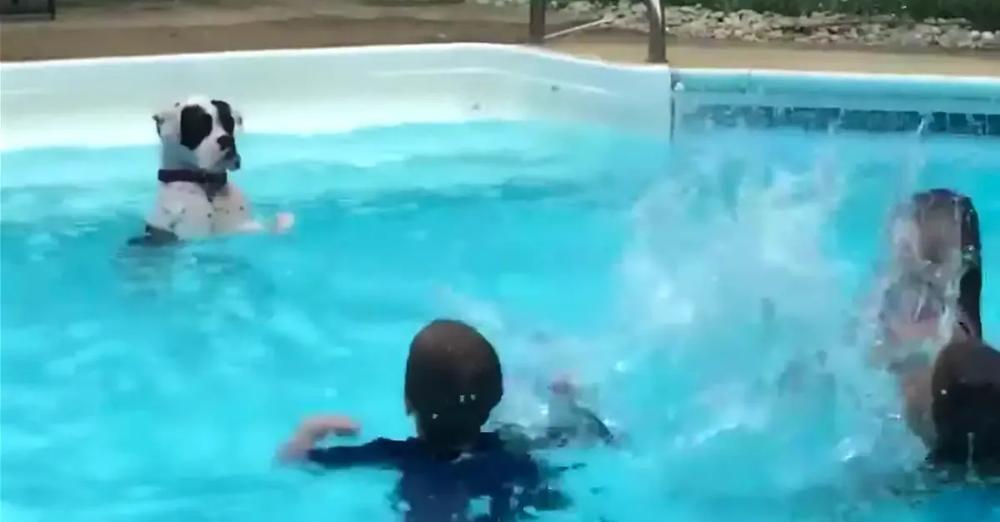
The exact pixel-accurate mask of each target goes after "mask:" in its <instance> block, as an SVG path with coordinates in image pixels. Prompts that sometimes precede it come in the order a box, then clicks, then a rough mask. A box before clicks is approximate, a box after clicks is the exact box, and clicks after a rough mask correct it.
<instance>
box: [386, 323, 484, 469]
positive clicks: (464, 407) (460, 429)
mask: <svg viewBox="0 0 1000 522" xmlns="http://www.w3.org/2000/svg"><path fill="white" fill-rule="evenodd" d="M405 394H406V399H407V401H408V402H409V405H410V408H411V409H412V413H413V414H414V416H415V417H416V422H417V425H418V426H419V429H420V432H421V435H422V437H423V439H424V440H425V442H427V443H428V444H429V445H431V446H432V447H433V448H435V449H436V450H438V451H442V452H448V451H455V450H458V449H461V448H462V447H463V446H466V445H468V444H471V443H472V442H474V441H475V439H476V437H477V436H478V435H479V431H480V429H481V428H482V426H483V424H485V423H486V420H487V419H488V418H489V416H490V411H492V410H493V408H494V407H495V406H496V405H497V404H498V403H499V402H500V398H501V397H502V396H503V375H502V372H501V369H500V359H499V357H497V353H496V350H494V349H493V345H491V344H490V342H489V341H487V340H486V338H485V337H483V336H482V334H480V333H479V332H478V331H476V330H475V329H474V328H472V327H471V326H469V325H467V324H465V323H462V322H460V321H453V320H446V319H438V320H435V321H433V322H431V323H430V324H428V325H427V326H425V327H424V328H423V329H422V330H420V332H418V333H417V335H416V336H415V337H414V338H413V342H412V343H411V344H410V354H409V356H408V357H407V360H406V384H405Z"/></svg>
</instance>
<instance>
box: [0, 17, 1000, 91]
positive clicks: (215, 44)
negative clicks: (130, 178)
mask: <svg viewBox="0 0 1000 522" xmlns="http://www.w3.org/2000/svg"><path fill="white" fill-rule="evenodd" d="M25 1H31V0H22V2H25ZM34 1H36V2H37V1H39V0H34ZM409 1H411V2H413V1H416V0H409ZM363 2H369V3H363ZM373 2H378V0H144V1H142V2H138V3H136V2H126V1H125V0H105V1H104V2H101V6H100V7H95V6H94V5H93V4H94V2H93V1H89V2H88V1H87V0H63V1H61V2H60V6H61V9H60V12H59V16H58V18H57V19H56V20H55V21H48V20H47V19H43V18H38V17H34V18H33V17H30V16H6V17H4V19H3V22H2V23H0V60H3V61H20V60H40V59H54V58H82V57H94V56H121V55H143V54H164V53H181V52H207V51H226V50H243V49H270V48H312V47H331V46H344V45H371V44H404V43H426V42H472V41H475V42H495V43H525V42H526V40H527V33H528V28H527V20H528V14H527V8H526V7H523V6H522V7H496V6H492V5H491V6H484V5H480V4H475V3H458V4H429V5H418V6H412V5H411V6H392V5H373V4H372V3H373ZM381 3H383V4H384V3H391V2H389V0H384V1H382V2H381ZM587 21H590V20H589V19H586V18H576V19H574V18H572V17H569V16H567V15H564V14H559V13H550V14H549V24H548V30H549V32H552V31H556V30H559V29H563V28H567V27H571V26H573V25H575V24H579V23H582V22H587ZM547 46H548V47H549V48H551V49H555V50H557V51H563V52H568V53H571V54H574V55H577V56H585V57H594V58H599V59H604V60H617V61H628V62H641V61H643V60H644V59H645V55H646V36H645V35H643V34H637V33H629V32H624V31H617V30H603V29H596V30H589V31H585V32H581V33H575V34H573V35H571V36H568V37H564V38H558V39H554V40H552V41H550V42H549V43H548V44H547ZM667 53H668V59H669V60H670V62H671V63H672V64H674V65H677V66H680V67H753V68H778V69H802V70H833V71H865V72H893V73H928V74H931V73H933V74H960V75H983V76H1000V52H996V51H993V52H989V51H985V52H965V53H946V52H943V51H940V50H938V51H930V50H919V51H905V52H904V51H902V50H898V49H897V50H893V49H877V50H871V49H845V48H841V47H838V48H817V47H813V48H803V47H796V46H790V45H767V44H764V45H761V44H755V45H739V44H723V43H718V42H676V41H674V42H668V51H667Z"/></svg>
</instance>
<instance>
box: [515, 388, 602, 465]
mask: <svg viewBox="0 0 1000 522" xmlns="http://www.w3.org/2000/svg"><path fill="white" fill-rule="evenodd" d="M549 392H550V395H549V405H548V410H549V412H548V426H546V428H545V433H544V434H542V435H539V436H533V434H530V433H527V432H526V430H525V429H524V427H522V426H519V425H517V424H510V423H506V424H502V425H501V426H499V433H500V435H501V437H503V438H504V439H505V440H506V441H507V443H508V444H509V445H511V446H514V447H521V448H522V449H524V450H531V449H548V448H555V447H563V446H566V445H569V444H571V443H581V442H582V443H593V442H602V443H604V444H616V443H617V442H618V440H617V437H615V435H614V434H613V433H612V432H611V430H610V429H608V427H607V425H606V424H605V423H604V421H603V420H601V418H600V417H599V416H598V415H597V414H595V413H594V412H593V411H591V410H590V409H589V408H587V407H585V406H583V405H581V404H580V402H579V400H578V398H577V390H576V387H575V386H574V385H573V384H572V383H571V382H570V381H569V379H566V378H559V379H556V380H555V381H553V383H552V384H551V385H550V386H549Z"/></svg>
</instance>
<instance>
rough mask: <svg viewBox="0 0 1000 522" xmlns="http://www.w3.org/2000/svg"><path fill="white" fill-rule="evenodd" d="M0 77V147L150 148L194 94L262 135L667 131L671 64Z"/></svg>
mask: <svg viewBox="0 0 1000 522" xmlns="http://www.w3.org/2000/svg"><path fill="white" fill-rule="evenodd" d="M0 76H2V82H0V115H2V123H0V150H11V149H20V148H27V147H43V146H58V145H76V146H108V145H124V144H141V143H152V142H154V140H155V132H154V127H153V123H152V120H151V116H152V114H154V113H155V112H157V111H158V110H160V109H162V108H164V107H166V106H168V105H169V104H172V103H173V102H174V101H177V100H179V99H183V98H185V97H187V96H188V95H191V94H203V95H208V96H211V97H216V98H221V99H225V100H227V101H230V102H231V103H232V104H233V105H235V106H236V107H238V108H239V109H240V110H241V112H242V113H243V115H244V118H245V128H246V130H247V131H248V132H255V133H282V134H308V133H329V132H339V131H346V130H350V129H354V128H359V127H370V126H382V125H397V124H400V123H435V122H442V123H443V122H463V121H471V120H514V121H517V120H543V121H557V122H567V123H576V122H580V123H594V124H602V125H608V126H613V127H622V128H626V129H632V130H636V131H641V132H651V133H657V134H662V133H666V132H668V131H669V128H670V89H669V85H670V73H669V69H668V68H667V67H665V66H643V65H623V64H610V63H602V62H596V61H587V60H581V59H577V58H573V57H570V56H566V55H562V54H556V53H553V52H548V51H544V50H539V49H533V48H527V47H516V46H505V45H491V44H432V45H405V46H371V47H346V48H345V47H342V48H333V49H310V50H268V51H248V52H242V51H241V52H226V53H210V54H184V55H169V56H143V57H126V58H98V59H83V60H53V61H42V62H29V63H14V64H0Z"/></svg>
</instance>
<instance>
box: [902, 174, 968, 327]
mask: <svg viewBox="0 0 1000 522" xmlns="http://www.w3.org/2000/svg"><path fill="white" fill-rule="evenodd" d="M900 210H901V212H899V213H898V214H897V217H896V219H895V221H894V225H893V226H894V228H893V241H894V246H895V250H896V264H897V269H898V270H899V281H898V282H897V283H899V284H901V285H903V286H905V287H908V290H910V291H911V292H910V293H913V294H914V295H915V296H917V297H918V298H917V299H911V301H914V303H919V306H920V307H921V308H929V309H936V310H938V312H936V313H940V310H941V309H943V308H944V306H945V302H946V301H947V300H948V298H947V297H946V295H947V294H948V293H950V292H949V290H948V287H949V285H953V284H954V283H956V282H957V283H958V288H957V290H958V304H959V306H960V312H961V313H963V314H965V315H966V316H968V320H969V321H971V322H972V323H973V324H972V325H971V326H973V327H974V328H975V329H976V330H977V331H978V330H979V328H978V323H979V294H980V287H981V285H982V275H981V271H980V267H979V263H980V261H979V252H980V241H979V220H978V217H977V215H976V210H975V207H973V205H972V201H971V200H970V199H969V198H968V197H966V196H964V195H962V194H959V193H957V192H954V191H951V190H947V189H933V190H928V191H926V192H919V193H917V194H914V196H913V197H912V199H911V200H910V202H909V204H908V205H905V206H904V207H902V208H901V209H900ZM915 306H917V305H916V304H914V305H913V306H904V308H907V309H909V308H914V307H915ZM900 311H904V312H906V313H907V314H910V313H911V312H912V313H913V314H914V315H916V310H900Z"/></svg>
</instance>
